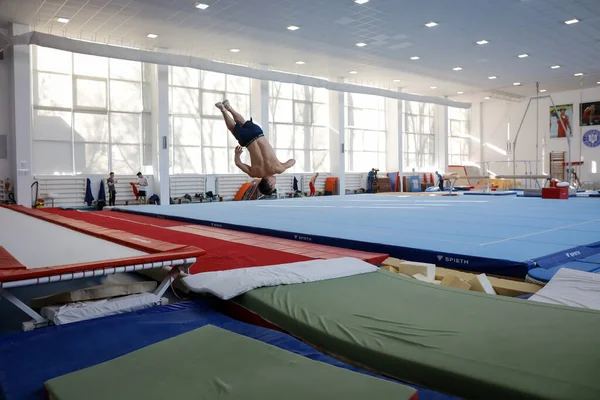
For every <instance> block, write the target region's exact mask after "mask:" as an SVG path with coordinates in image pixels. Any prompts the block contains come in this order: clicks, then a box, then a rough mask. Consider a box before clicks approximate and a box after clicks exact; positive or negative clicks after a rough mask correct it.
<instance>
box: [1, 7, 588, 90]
mask: <svg viewBox="0 0 600 400" xmlns="http://www.w3.org/2000/svg"><path fill="white" fill-rule="evenodd" d="M199 1H201V2H203V3H206V4H209V5H210V6H209V8H208V9H206V10H199V9H196V8H194V3H195V0H135V1H130V0H3V1H0V21H4V22H19V23H24V24H29V25H30V26H31V27H32V28H33V29H35V30H37V31H40V32H45V33H52V34H56V35H64V36H68V37H74V38H79V39H86V40H94V41H98V42H102V43H112V44H119V45H126V46H134V47H138V48H145V49H154V48H159V49H160V50H161V51H168V52H175V53H178V54H188V55H194V56H197V57H202V58H207V59H214V60H220V61H227V62H234V63H238V64H244V65H253V66H257V65H265V66H266V67H267V68H272V69H276V70H281V71H288V72H294V73H301V74H306V75H314V76H319V77H326V78H330V79H338V78H344V79H346V80H348V81H352V82H356V83H361V84H367V85H373V86H380V87H386V88H393V87H398V86H400V87H403V88H404V90H406V91H409V92H412V93H418V94H424V95H438V96H455V95H456V93H457V92H458V91H462V92H465V94H472V93H480V92H482V91H490V90H501V91H504V92H510V93H515V94H519V95H533V94H535V82H537V81H539V82H540V84H541V87H543V88H545V89H548V91H558V90H573V89H578V88H579V87H580V78H576V77H574V76H573V74H575V73H579V72H582V73H584V74H586V75H585V76H584V81H583V83H584V87H592V86H600V85H598V84H597V83H596V82H598V81H600V0H452V1H450V0H418V1H416V0H412V1H411V0H370V1H369V2H368V3H366V4H364V5H359V4H356V3H354V1H353V0H199ZM59 17H62V18H69V19H70V22H69V23H67V24H62V23H59V22H57V21H56V19H57V18H59ZM571 18H577V19H579V20H580V22H579V23H577V24H573V25H566V24H565V23H564V21H566V20H568V19H571ZM429 21H435V22H437V23H439V25H438V26H436V27H433V28H427V27H425V26H424V24H425V23H427V22H429ZM288 25H297V26H299V27H300V29H299V30H297V31H294V32H292V31H289V30H287V29H286V27H287V26H288ZM148 33H154V34H157V35H159V36H158V38H156V39H149V38H147V37H146V35H147V34H148ZM481 39H486V40H488V41H489V44H487V45H484V46H478V45H476V44H475V42H476V41H477V40H481ZM357 42H364V43H367V46H365V47H362V48H359V47H357V46H356V45H355V44H356V43H357ZM232 48H238V49H240V50H241V51H240V52H239V53H231V52H230V51H229V50H230V49H232ZM522 53H527V54H529V57H528V58H525V59H519V58H518V57H517V55H518V54H522ZM411 56H419V57H420V59H419V60H418V61H411V60H410V57H411ZM299 60H301V61H305V62H306V64H304V65H297V64H296V61H299ZM551 65H560V66H561V68H560V69H556V70H553V69H550V66H551ZM453 67H462V68H463V70H462V71H458V72H456V71H453ZM351 70H355V71H358V73H357V74H355V75H350V74H349V71H351ZM489 76H497V77H498V78H497V79H495V80H490V79H488V77H489ZM394 79H399V80H400V81H399V82H393V80H394ZM513 82H521V83H522V84H523V86H521V87H515V86H513ZM431 86H436V87H437V89H430V87H431Z"/></svg>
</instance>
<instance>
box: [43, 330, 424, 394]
mask: <svg viewBox="0 0 600 400" xmlns="http://www.w3.org/2000/svg"><path fill="white" fill-rule="evenodd" d="M107 334H109V333H107ZM66 356H68V355H66ZM46 388H47V390H48V392H49V394H50V399H53V400H107V399H110V400H120V399H123V400H125V399H127V400H137V399H144V400H147V399H160V400H164V399H226V400H230V399H231V400H233V399H240V400H241V399H265V400H268V399H286V400H296V399H297V400H305V399H328V400H329V399H357V400H358V399H367V398H373V399H409V398H410V397H411V396H413V395H414V394H415V393H416V391H415V390H414V389H412V388H410V387H408V386H404V385H401V384H399V383H395V382H390V381H386V380H383V379H379V378H375V377H371V376H368V375H363V374H359V373H356V372H352V371H349V370H346V369H342V368H338V367H334V366H331V365H329V364H325V363H321V362H317V361H312V360H310V359H308V358H305V357H302V356H299V355H297V354H294V353H291V352H288V351H285V350H282V349H280V348H278V347H274V346H271V345H268V344H265V343H263V342H260V341H257V340H254V339H251V338H248V337H246V336H242V335H238V334H236V333H233V332H230V331H227V330H224V329H221V328H217V327H215V326H211V325H207V326H204V327H202V328H199V329H196V330H194V331H191V332H188V333H185V334H183V335H180V336H176V337H174V338H171V339H168V340H165V341H162V342H159V343H156V344H153V345H151V346H148V347H145V348H143V349H140V350H137V351H134V352H132V353H129V354H127V355H125V356H122V357H119V358H116V359H114V360H111V361H108V362H106V363H102V364H99V365H96V366H94V367H90V368H87V369H84V370H81V371H77V372H73V373H71V374H68V375H64V376H61V377H58V378H55V379H52V380H50V381H48V382H46Z"/></svg>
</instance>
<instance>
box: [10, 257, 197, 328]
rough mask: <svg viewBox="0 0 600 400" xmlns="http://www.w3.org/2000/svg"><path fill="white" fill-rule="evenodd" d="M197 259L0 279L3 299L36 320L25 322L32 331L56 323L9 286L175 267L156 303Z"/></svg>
mask: <svg viewBox="0 0 600 400" xmlns="http://www.w3.org/2000/svg"><path fill="white" fill-rule="evenodd" d="M195 262H196V258H195V257H192V258H184V259H176V260H167V261H158V262H152V263H145V264H132V265H126V266H114V267H103V268H98V269H92V270H88V271H81V272H70V273H64V274H56V275H48V276H44V277H39V278H33V279H25V280H20V281H9V282H0V300H1V299H2V298H5V299H6V300H8V301H9V302H10V303H12V304H13V305H14V306H15V307H17V308H18V309H19V310H21V311H23V312H24V313H25V314H27V315H29V316H30V317H31V318H32V320H30V321H25V322H23V324H22V328H23V330H24V331H30V330H34V329H37V328H43V327H46V326H49V325H51V324H52V323H51V322H50V320H48V319H47V318H44V317H43V316H41V315H40V314H39V313H37V312H36V311H35V310H33V309H32V308H31V307H29V306H28V305H27V304H25V303H23V302H22V301H21V300H19V298H17V297H16V296H15V295H14V294H13V293H12V292H11V291H10V290H9V289H11V288H15V287H23V286H34V285H44V284H48V283H53V282H64V281H72V280H78V279H85V278H91V277H99V276H108V275H114V274H117V273H123V272H135V271H143V270H147V269H155V268H163V267H171V271H169V274H167V276H166V277H165V278H164V279H163V280H162V282H161V283H160V285H158V287H157V288H156V290H155V291H154V293H153V294H154V295H155V296H156V298H157V301H156V302H155V303H154V304H153V305H161V304H163V300H162V296H163V295H164V294H165V292H166V291H167V289H168V288H169V286H170V285H171V283H172V282H173V281H174V280H175V279H176V278H177V277H178V276H179V275H180V274H181V273H182V272H183V273H186V274H187V273H189V268H190V267H191V266H192V265H193V264H194V263H195Z"/></svg>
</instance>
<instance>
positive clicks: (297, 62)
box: [296, 61, 306, 65]
mask: <svg viewBox="0 0 600 400" xmlns="http://www.w3.org/2000/svg"><path fill="white" fill-rule="evenodd" d="M296 64H298V65H302V64H306V63H305V62H304V61H296Z"/></svg>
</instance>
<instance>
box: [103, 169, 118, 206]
mask: <svg viewBox="0 0 600 400" xmlns="http://www.w3.org/2000/svg"><path fill="white" fill-rule="evenodd" d="M117 182H118V181H117V180H116V179H115V173H114V172H111V173H110V174H109V176H108V179H107V180H106V184H107V185H108V206H109V207H114V206H115V200H116V198H117V189H116V186H115V184H116V183H117Z"/></svg>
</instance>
